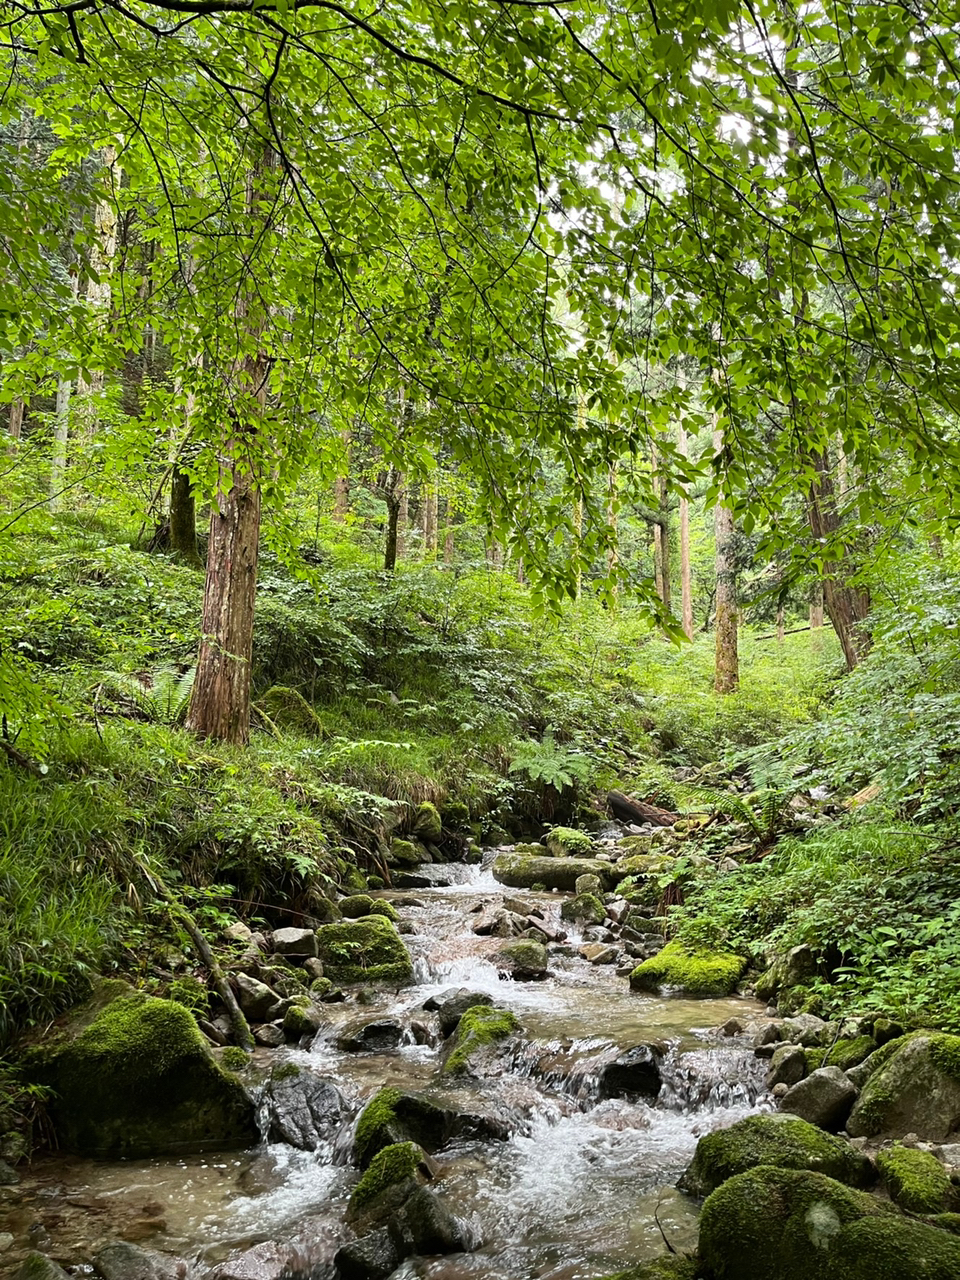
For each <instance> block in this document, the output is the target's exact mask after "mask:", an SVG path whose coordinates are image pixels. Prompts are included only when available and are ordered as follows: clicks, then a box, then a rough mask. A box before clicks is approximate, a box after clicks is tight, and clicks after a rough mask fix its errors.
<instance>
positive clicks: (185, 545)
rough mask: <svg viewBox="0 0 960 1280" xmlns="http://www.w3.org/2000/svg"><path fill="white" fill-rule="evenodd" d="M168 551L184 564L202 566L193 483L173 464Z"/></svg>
mask: <svg viewBox="0 0 960 1280" xmlns="http://www.w3.org/2000/svg"><path fill="white" fill-rule="evenodd" d="M170 550H171V552H172V553H173V554H174V555H175V556H176V557H177V558H178V559H180V560H182V561H183V562H184V563H185V564H189V565H192V566H193V567H194V568H196V569H199V568H202V566H203V561H202V560H201V559H200V552H199V549H198V547H197V503H196V498H195V497H194V493H193V481H192V480H191V479H190V477H189V476H188V475H187V473H186V472H185V471H183V470H181V469H180V467H178V466H177V465H176V463H174V465H173V471H172V473H171V478H170Z"/></svg>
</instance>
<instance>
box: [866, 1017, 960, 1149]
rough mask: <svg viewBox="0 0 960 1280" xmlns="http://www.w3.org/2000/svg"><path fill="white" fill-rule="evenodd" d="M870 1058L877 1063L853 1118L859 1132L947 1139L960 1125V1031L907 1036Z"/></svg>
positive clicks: (886, 1046)
mask: <svg viewBox="0 0 960 1280" xmlns="http://www.w3.org/2000/svg"><path fill="white" fill-rule="evenodd" d="M868 1061H869V1063H870V1064H872V1065H873V1067H874V1069H873V1071H872V1073H871V1075H870V1078H869V1079H868V1080H867V1081H866V1083H865V1084H864V1086H863V1089H862V1092H861V1094H860V1097H859V1098H858V1099H857V1101H856V1104H855V1105H854V1108H853V1111H852V1112H851V1113H850V1119H849V1120H848V1121H847V1130H848V1132H849V1133H850V1134H851V1135H852V1136H853V1137H876V1136H877V1135H881V1134H882V1135H885V1136H890V1137H903V1135H904V1134H907V1133H915V1134H916V1135H917V1136H918V1137H919V1138H922V1139H925V1140H926V1141H928V1142H943V1141H945V1140H946V1139H947V1138H948V1137H949V1136H950V1135H951V1134H953V1133H955V1132H956V1130H957V1129H960V1036H948V1035H936V1034H934V1033H932V1032H920V1033H917V1034H914V1035H911V1036H904V1037H903V1038H902V1039H900V1040H891V1041H890V1042H889V1044H885V1045H884V1046H883V1048H881V1049H878V1050H877V1051H876V1053H875V1054H873V1055H872V1056H871V1058H870V1059H869V1060H868Z"/></svg>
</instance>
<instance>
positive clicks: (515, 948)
mask: <svg viewBox="0 0 960 1280" xmlns="http://www.w3.org/2000/svg"><path fill="white" fill-rule="evenodd" d="M493 958H494V960H495V961H496V962H497V965H498V966H499V967H500V968H501V969H503V970H505V971H506V972H507V973H509V974H510V976H511V977H512V978H514V979H515V980H516V981H517V982H536V981H538V980H539V979H540V978H545V977H546V976H547V948H546V947H545V946H544V945H543V943H542V942H535V941H534V940H533V938H518V939H517V940H516V942H508V943H506V945H505V946H502V947H501V948H500V950H499V951H498V952H497V953H496V955H495V956H494V957H493Z"/></svg>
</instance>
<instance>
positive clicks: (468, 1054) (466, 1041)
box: [443, 1005, 520, 1074]
mask: <svg viewBox="0 0 960 1280" xmlns="http://www.w3.org/2000/svg"><path fill="white" fill-rule="evenodd" d="M519 1030H520V1023H519V1021H518V1020H517V1018H516V1016H515V1015H514V1014H512V1013H511V1012H510V1011H509V1010H508V1009H491V1008H489V1007H488V1006H486V1005H474V1006H473V1008H471V1009H468V1010H467V1011H466V1013H465V1014H464V1015H463V1017H462V1018H461V1019H460V1022H459V1023H458V1025H457V1029H456V1031H455V1032H454V1033H453V1035H452V1036H451V1038H450V1044H451V1052H450V1055H449V1057H448V1058H447V1060H446V1062H445V1063H444V1067H443V1069H444V1071H447V1072H450V1073H451V1074H455V1073H456V1072H458V1071H465V1070H466V1069H467V1067H469V1065H470V1059H471V1058H472V1057H473V1055H474V1054H475V1053H476V1052H477V1051H478V1050H480V1049H483V1048H484V1047H486V1046H487V1045H491V1044H496V1043H497V1042H498V1041H500V1040H505V1039H506V1038H507V1037H508V1036H511V1035H513V1034H514V1032H516V1031H519Z"/></svg>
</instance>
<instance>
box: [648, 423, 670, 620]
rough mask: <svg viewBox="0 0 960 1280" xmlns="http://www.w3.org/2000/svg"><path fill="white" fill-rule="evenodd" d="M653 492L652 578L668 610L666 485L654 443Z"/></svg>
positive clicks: (668, 533) (668, 534)
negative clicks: (654, 500)
mask: <svg viewBox="0 0 960 1280" xmlns="http://www.w3.org/2000/svg"><path fill="white" fill-rule="evenodd" d="M650 462H651V468H652V471H653V492H654V497H655V498H656V500H657V514H656V516H655V517H654V522H653V578H654V582H655V584H656V588H657V595H658V596H659V597H660V602H661V604H662V605H663V607H664V609H665V610H666V611H667V612H669V611H670V603H671V596H670V511H669V508H668V506H667V485H666V479H665V477H664V475H663V467H662V466H661V465H660V456H659V453H658V451H657V448H656V446H655V445H654V448H653V453H652V455H651V459H650Z"/></svg>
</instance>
